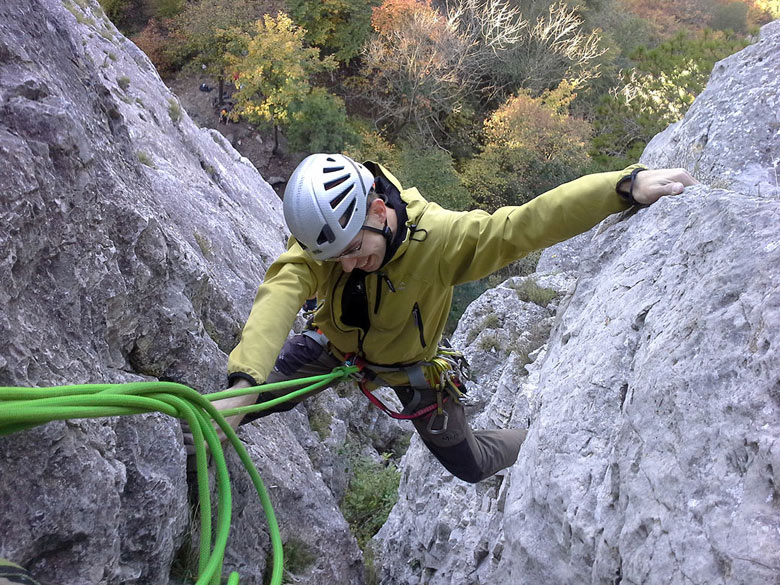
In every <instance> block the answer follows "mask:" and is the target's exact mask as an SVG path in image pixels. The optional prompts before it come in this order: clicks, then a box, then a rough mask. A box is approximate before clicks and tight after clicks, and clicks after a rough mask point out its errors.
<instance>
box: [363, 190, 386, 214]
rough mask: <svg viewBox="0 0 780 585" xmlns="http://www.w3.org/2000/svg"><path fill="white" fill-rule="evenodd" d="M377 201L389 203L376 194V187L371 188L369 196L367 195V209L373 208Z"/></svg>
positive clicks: (383, 197) (382, 196)
mask: <svg viewBox="0 0 780 585" xmlns="http://www.w3.org/2000/svg"><path fill="white" fill-rule="evenodd" d="M377 199H381V200H382V201H384V202H385V203H387V198H386V197H385V196H384V195H382V194H380V193H377V192H376V189H374V187H371V190H370V191H369V192H368V195H366V209H367V208H368V207H370V206H371V204H372V203H373V202H374V201H376V200H377Z"/></svg>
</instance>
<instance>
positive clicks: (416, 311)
mask: <svg viewBox="0 0 780 585" xmlns="http://www.w3.org/2000/svg"><path fill="white" fill-rule="evenodd" d="M412 315H413V316H414V322H415V324H416V325H417V329H418V330H419V332H420V344H421V345H422V346H423V347H425V346H426V345H427V344H426V343H425V331H424V330H423V320H422V314H421V313H420V305H419V303H414V308H413V309H412Z"/></svg>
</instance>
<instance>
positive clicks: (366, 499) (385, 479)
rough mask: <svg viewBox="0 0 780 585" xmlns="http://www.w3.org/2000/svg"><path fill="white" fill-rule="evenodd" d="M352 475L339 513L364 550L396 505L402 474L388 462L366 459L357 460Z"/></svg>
mask: <svg viewBox="0 0 780 585" xmlns="http://www.w3.org/2000/svg"><path fill="white" fill-rule="evenodd" d="M353 472H354V475H353V476H352V479H351V480H350V482H349V489H348V490H347V493H346V494H345V495H344V499H343V500H342V501H341V511H342V513H343V514H344V518H345V519H346V520H347V522H348V523H349V526H350V529H351V531H352V534H354V535H355V538H357V541H358V545H360V547H361V548H364V547H365V546H366V544H367V543H368V541H369V540H370V539H371V537H372V536H374V534H376V533H377V532H378V531H379V529H380V528H381V527H382V525H383V524H384V523H385V521H386V520H387V517H388V515H389V514H390V510H392V508H393V506H394V505H395V502H396V500H397V499H398V484H399V482H400V480H401V474H400V472H399V471H398V469H397V468H396V467H395V465H393V464H392V463H390V462H389V461H385V462H383V463H377V462H376V461H373V460H372V459H370V458H368V457H360V458H358V459H357V460H356V461H355V464H354V467H353Z"/></svg>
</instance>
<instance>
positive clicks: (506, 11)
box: [100, 0, 780, 210]
mask: <svg viewBox="0 0 780 585" xmlns="http://www.w3.org/2000/svg"><path fill="white" fill-rule="evenodd" d="M100 2H101V4H102V6H103V8H104V10H105V12H106V13H107V15H108V16H109V17H110V18H111V19H112V20H113V21H114V23H115V24H116V25H117V26H118V27H119V28H120V30H122V31H123V32H124V33H125V34H127V35H129V36H130V37H131V39H132V40H133V41H134V42H135V43H136V44H137V45H138V46H139V47H140V48H141V49H142V50H144V51H145V52H146V53H147V55H148V56H149V57H150V59H151V60H152V62H153V63H154V64H155V66H156V67H157V68H158V70H159V72H160V74H161V75H162V76H163V77H164V78H179V77H184V78H186V77H187V76H190V77H192V78H199V79H202V77H203V75H207V76H208V77H209V78H210V79H211V80H212V82H213V83H214V84H215V85H216V86H217V87H218V92H217V93H218V99H217V104H216V105H217V107H222V104H223V101H224V100H225V99H227V98H228V97H229V98H230V111H229V113H228V115H229V117H230V119H231V120H232V121H234V122H239V121H240V122H241V123H244V124H248V125H251V126H252V127H253V128H254V129H255V131H256V132H257V133H258V134H262V135H263V136H264V137H265V136H268V135H269V134H270V135H271V136H273V144H274V153H275V154H276V155H278V157H279V159H280V161H281V160H282V159H284V158H285V157H286V158H287V160H288V161H296V160H300V158H301V157H302V156H304V155H306V154H309V153H311V152H317V151H332V152H338V151H340V152H345V153H348V154H350V155H352V156H353V157H355V158H358V159H376V160H379V161H381V162H383V163H384V164H386V165H387V166H388V167H390V168H391V169H393V171H394V172H395V173H396V174H397V175H398V176H399V178H400V179H401V180H402V181H403V182H404V183H405V184H409V185H412V184H413V185H415V186H417V187H418V188H420V190H421V192H423V194H424V195H425V196H426V197H428V198H430V199H432V200H435V201H437V202H439V203H441V204H442V205H445V206H447V207H450V208H453V209H470V208H474V207H480V208H484V209H487V210H493V209H496V208H497V207H499V206H502V205H512V204H521V203H523V202H526V201H529V200H530V199H532V198H533V197H535V196H537V195H539V194H540V193H542V192H544V191H545V190H547V189H549V188H551V187H554V186H555V185H558V184H560V183H562V182H565V181H568V180H571V179H573V178H575V177H577V176H580V175H582V174H585V173H588V172H595V171H600V170H612V169H618V168H623V167H625V166H627V165H629V164H632V163H634V162H636V160H637V159H638V157H639V156H640V154H641V153H642V150H643V149H644V147H645V145H646V144H647V142H648V141H649V140H650V139H651V138H652V137H653V136H654V135H655V134H657V133H658V132H660V131H661V130H663V129H664V128H665V127H666V126H667V125H669V124H671V123H673V122H676V121H677V120H680V119H681V118H682V116H683V115H684V114H685V112H686V111H687V108H688V107H689V106H690V104H691V103H692V102H693V100H694V98H695V97H696V96H697V95H698V94H699V93H700V92H701V91H702V90H703V88H704V86H705V84H706V81H707V79H708V77H709V74H710V72H711V71H712V68H713V66H714V65H715V63H716V62H717V61H718V60H720V59H723V58H725V57H727V56H728V55H731V54H732V53H734V52H736V51H739V50H740V49H742V48H743V47H745V46H746V45H747V44H749V43H750V42H751V41H752V40H753V39H754V38H755V35H756V33H757V31H758V27H759V26H760V25H762V24H764V23H766V22H768V21H770V20H772V19H775V18H780V0H745V1H735V0H555V1H550V0H100ZM280 136H281V137H284V138H285V144H287V145H288V150H286V151H283V150H282V149H280V148H278V146H279V144H280V140H279V139H280ZM280 166H284V165H280ZM287 166H288V167H289V165H287Z"/></svg>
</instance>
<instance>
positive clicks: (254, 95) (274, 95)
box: [226, 12, 343, 151]
mask: <svg viewBox="0 0 780 585" xmlns="http://www.w3.org/2000/svg"><path fill="white" fill-rule="evenodd" d="M228 32H229V35H230V37H231V38H232V39H233V40H232V42H231V43H230V45H229V46H228V47H227V50H226V59H227V64H228V65H229V67H230V70H231V71H234V72H235V84H236V91H235V92H234V93H233V98H234V100H235V102H236V105H235V108H234V110H233V115H234V116H242V117H244V118H246V119H247V120H248V121H249V122H252V123H256V124H269V125H272V126H273V128H274V151H276V150H277V149H278V145H279V142H278V129H279V127H289V126H290V125H291V124H295V123H296V117H295V116H294V115H292V114H293V113H297V114H298V118H297V123H299V124H300V123H303V122H305V119H306V116H305V115H304V114H303V113H302V112H305V111H307V107H308V108H310V109H309V110H308V111H309V112H310V114H311V112H312V111H316V109H317V108H314V110H311V108H313V107H314V106H315V104H314V103H313V102H312V101H311V100H318V101H319V104H318V105H317V107H319V108H322V106H323V105H327V104H326V103H325V102H327V98H325V97H324V95H323V94H322V92H320V91H318V92H317V93H316V94H315V95H312V85H311V78H312V76H314V75H316V74H318V73H322V72H326V71H331V70H333V69H335V67H336V61H335V59H333V57H325V58H323V59H320V55H319V49H316V48H312V47H307V46H306V45H305V43H304V35H305V31H304V30H303V29H302V28H300V27H298V26H296V25H295V24H293V22H292V20H291V19H290V17H289V16H287V15H286V14H284V13H281V12H280V13H279V14H278V15H277V16H276V17H272V16H269V15H265V16H264V17H263V19H262V20H259V21H257V22H256V23H255V25H254V29H253V30H252V31H251V32H243V31H241V30H230V31H228ZM307 104H308V105H307ZM330 105H331V107H334V108H337V109H338V108H339V107H341V108H343V103H339V102H337V101H331V102H330ZM302 116H303V118H302Z"/></svg>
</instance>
